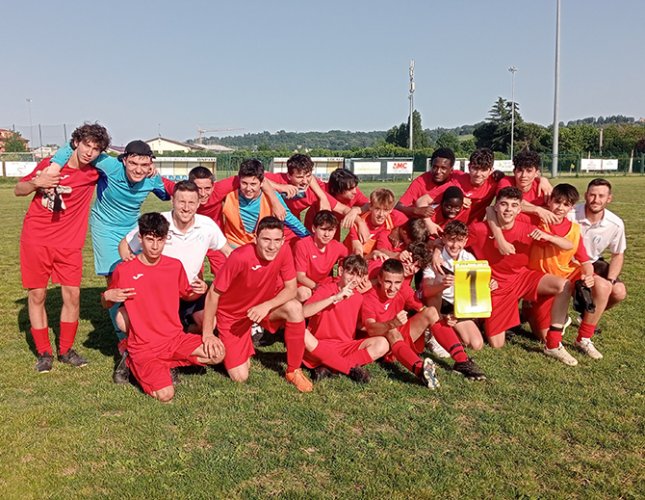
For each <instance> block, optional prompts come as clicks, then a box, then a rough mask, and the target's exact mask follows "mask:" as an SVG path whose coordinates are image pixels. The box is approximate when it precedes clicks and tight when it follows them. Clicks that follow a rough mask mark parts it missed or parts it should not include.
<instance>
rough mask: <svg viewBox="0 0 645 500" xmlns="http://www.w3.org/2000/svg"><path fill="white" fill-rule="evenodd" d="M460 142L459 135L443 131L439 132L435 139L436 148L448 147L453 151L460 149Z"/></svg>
mask: <svg viewBox="0 0 645 500" xmlns="http://www.w3.org/2000/svg"><path fill="white" fill-rule="evenodd" d="M460 146H461V143H460V142H459V137H457V136H456V135H455V134H451V133H445V134H441V135H440V136H439V138H438V139H437V147H438V148H450V149H452V150H453V151H457V150H459V149H460Z"/></svg>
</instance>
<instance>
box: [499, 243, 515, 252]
mask: <svg viewBox="0 0 645 500" xmlns="http://www.w3.org/2000/svg"><path fill="white" fill-rule="evenodd" d="M497 250H499V253H501V254H502V255H515V246H514V245H513V244H512V243H509V242H508V241H506V240H502V241H501V242H500V241H498V242H497Z"/></svg>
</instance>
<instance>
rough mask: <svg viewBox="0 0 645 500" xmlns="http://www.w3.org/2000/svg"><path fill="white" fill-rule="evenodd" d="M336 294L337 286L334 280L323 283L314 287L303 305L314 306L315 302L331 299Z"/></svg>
mask: <svg viewBox="0 0 645 500" xmlns="http://www.w3.org/2000/svg"><path fill="white" fill-rule="evenodd" d="M336 292H338V284H337V283H336V281H335V280H328V281H323V282H322V283H320V284H319V285H318V286H317V287H316V289H315V290H314V293H313V294H312V295H311V297H309V299H308V300H307V301H306V302H305V304H315V303H316V302H320V301H321V300H325V299H326V298H328V297H331V296H332V295H334V294H335V293H336ZM323 311H324V309H323Z"/></svg>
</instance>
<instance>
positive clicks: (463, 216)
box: [430, 206, 468, 229]
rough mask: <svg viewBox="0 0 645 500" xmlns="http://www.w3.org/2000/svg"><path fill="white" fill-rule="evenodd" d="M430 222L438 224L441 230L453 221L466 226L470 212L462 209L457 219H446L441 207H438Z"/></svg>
mask: <svg viewBox="0 0 645 500" xmlns="http://www.w3.org/2000/svg"><path fill="white" fill-rule="evenodd" d="M430 220H431V221H432V222H434V223H435V224H437V225H438V226H439V227H440V228H441V229H443V228H444V227H446V224H448V222H450V221H451V220H458V221H461V222H463V223H464V224H466V223H467V220H468V212H467V211H466V210H464V209H463V208H462V209H461V210H460V212H459V213H458V214H457V217H455V218H453V219H446V218H445V217H444V216H443V212H442V211H441V206H438V207H436V208H435V209H434V213H433V214H432V217H430Z"/></svg>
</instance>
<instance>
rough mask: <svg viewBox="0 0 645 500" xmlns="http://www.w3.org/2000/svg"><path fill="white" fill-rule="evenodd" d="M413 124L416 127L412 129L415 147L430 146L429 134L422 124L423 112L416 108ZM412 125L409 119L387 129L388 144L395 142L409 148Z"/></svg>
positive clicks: (386, 139) (396, 144)
mask: <svg viewBox="0 0 645 500" xmlns="http://www.w3.org/2000/svg"><path fill="white" fill-rule="evenodd" d="M412 125H413V127H414V129H413V130H412V135H413V137H412V144H413V145H414V147H413V149H423V148H427V147H428V145H429V144H428V142H429V141H428V136H427V135H426V133H425V131H424V130H423V126H422V125H421V113H419V112H418V111H417V110H416V109H415V110H414V112H413V113H412ZM409 127H410V125H409V119H408V123H402V124H401V125H399V126H396V125H395V126H394V127H392V128H391V129H390V130H388V131H387V134H386V135H385V142H387V143H388V144H394V145H395V146H399V147H401V148H407V147H409V146H410V128H409Z"/></svg>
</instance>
